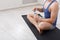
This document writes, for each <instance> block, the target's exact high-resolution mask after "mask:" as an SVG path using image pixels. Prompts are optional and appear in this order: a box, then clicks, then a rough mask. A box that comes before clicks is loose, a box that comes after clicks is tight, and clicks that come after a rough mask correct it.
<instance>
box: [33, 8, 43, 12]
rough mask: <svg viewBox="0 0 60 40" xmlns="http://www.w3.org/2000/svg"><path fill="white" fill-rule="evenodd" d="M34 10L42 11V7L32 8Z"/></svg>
mask: <svg viewBox="0 0 60 40" xmlns="http://www.w3.org/2000/svg"><path fill="white" fill-rule="evenodd" d="M35 10H37V11H39V12H43V8H34V9H33V11H35Z"/></svg>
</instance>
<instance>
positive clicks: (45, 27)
mask: <svg viewBox="0 0 60 40" xmlns="http://www.w3.org/2000/svg"><path fill="white" fill-rule="evenodd" d="M38 27H39V28H40V30H49V29H51V28H52V27H53V25H52V24H50V23H48V22H40V23H39V25H38Z"/></svg>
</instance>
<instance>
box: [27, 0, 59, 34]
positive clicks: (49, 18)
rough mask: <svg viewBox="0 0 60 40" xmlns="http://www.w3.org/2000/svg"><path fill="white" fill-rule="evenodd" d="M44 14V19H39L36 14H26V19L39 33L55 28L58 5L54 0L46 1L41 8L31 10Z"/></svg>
mask: <svg viewBox="0 0 60 40" xmlns="http://www.w3.org/2000/svg"><path fill="white" fill-rule="evenodd" d="M36 9H37V10H38V11H39V12H44V17H45V18H41V17H40V16H38V14H34V13H31V14H28V15H27V19H28V20H29V21H30V22H31V23H32V24H33V25H34V26H35V27H36V28H37V30H38V31H39V33H42V32H43V30H50V29H54V28H55V27H56V22H57V16H58V10H59V5H58V2H57V1H56V0H46V1H45V3H44V6H43V8H34V9H33V10H34V11H35V10H36Z"/></svg>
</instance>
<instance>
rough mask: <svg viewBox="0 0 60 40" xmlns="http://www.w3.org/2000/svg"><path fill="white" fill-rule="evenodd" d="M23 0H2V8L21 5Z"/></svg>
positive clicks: (0, 2) (0, 8)
mask: <svg viewBox="0 0 60 40" xmlns="http://www.w3.org/2000/svg"><path fill="white" fill-rule="evenodd" d="M21 3H22V0H0V10H3V9H8V8H14V7H19V6H20V5H21Z"/></svg>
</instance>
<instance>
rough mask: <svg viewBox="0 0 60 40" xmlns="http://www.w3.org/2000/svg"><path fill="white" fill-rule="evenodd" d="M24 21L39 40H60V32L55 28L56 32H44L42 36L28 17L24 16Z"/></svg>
mask: <svg viewBox="0 0 60 40" xmlns="http://www.w3.org/2000/svg"><path fill="white" fill-rule="evenodd" d="M22 17H23V19H24V20H25V22H26V23H27V25H28V27H29V28H30V29H31V31H32V32H33V34H34V35H35V37H36V38H37V40H60V30H59V29H58V28H55V29H54V30H48V31H44V34H42V35H40V34H39V32H38V31H37V29H36V28H35V27H34V25H33V24H31V23H30V22H29V20H28V19H27V16H26V15H22Z"/></svg>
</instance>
